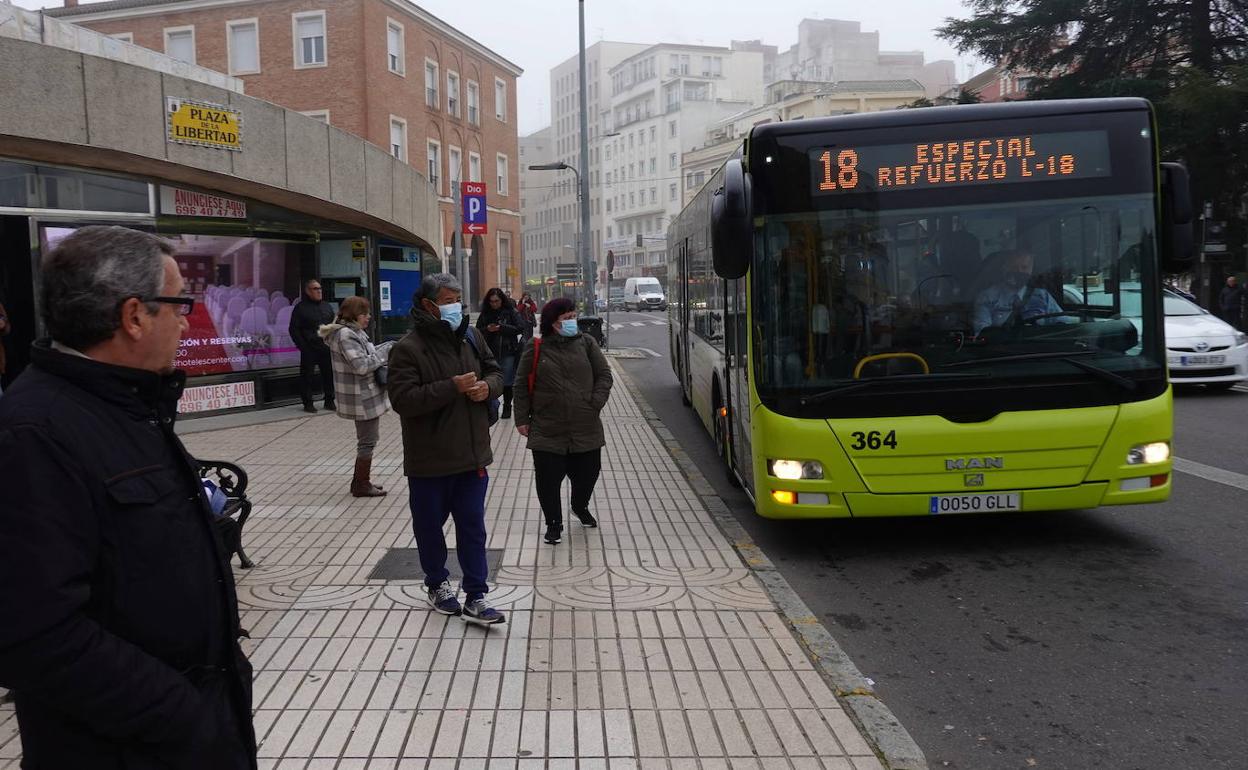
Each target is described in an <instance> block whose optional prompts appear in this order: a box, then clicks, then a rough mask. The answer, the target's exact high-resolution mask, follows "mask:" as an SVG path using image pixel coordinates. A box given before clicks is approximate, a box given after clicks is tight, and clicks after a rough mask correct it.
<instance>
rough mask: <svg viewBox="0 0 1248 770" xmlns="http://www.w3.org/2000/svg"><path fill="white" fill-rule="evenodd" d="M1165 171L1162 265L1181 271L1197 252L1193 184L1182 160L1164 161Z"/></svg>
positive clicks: (1169, 270) (1163, 180) (1176, 271)
mask: <svg viewBox="0 0 1248 770" xmlns="http://www.w3.org/2000/svg"><path fill="white" fill-rule="evenodd" d="M1161 174H1162V176H1161V220H1162V221H1161V233H1162V255H1161V269H1162V271H1163V272H1167V273H1181V272H1183V271H1184V270H1186V269H1187V268H1188V266H1189V265H1191V263H1192V259H1193V257H1194V256H1195V253H1196V238H1195V236H1194V235H1193V233H1192V192H1191V185H1190V183H1189V182H1188V178H1187V169H1186V168H1184V167H1183V166H1182V165H1181V164H1179V163H1162V164H1161Z"/></svg>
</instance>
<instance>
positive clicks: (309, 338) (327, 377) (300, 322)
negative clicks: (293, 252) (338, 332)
mask: <svg viewBox="0 0 1248 770" xmlns="http://www.w3.org/2000/svg"><path fill="white" fill-rule="evenodd" d="M323 293H324V292H323V290H322V289H321V282H320V281H318V280H316V279H315V278H313V279H312V280H310V281H308V282H306V283H305V284H304V285H303V299H302V300H300V301H299V302H298V303H296V304H295V309H294V310H292V311H291V312H290V338H291V339H292V340H294V341H295V347H297V348H299V388H300V395H301V396H302V397H303V411H305V412H315V411H316V406H315V405H314V404H313V403H312V376H313V374H312V370H313V369H315V368H317V367H320V370H321V392H322V393H323V394H324V395H325V411H327V412H332V411H334V408H335V405H334V370H333V366H332V362H331V359H330V355H329V346H328V345H326V344H325V340H323V339H321V337H320V335H319V334H317V331H318V330H319V329H320V328H321V325H322V324H327V323H333V321H334V309H333V308H331V307H330V306H329V303H328V302H325V301H324V300H322V299H321V297H322V295H323Z"/></svg>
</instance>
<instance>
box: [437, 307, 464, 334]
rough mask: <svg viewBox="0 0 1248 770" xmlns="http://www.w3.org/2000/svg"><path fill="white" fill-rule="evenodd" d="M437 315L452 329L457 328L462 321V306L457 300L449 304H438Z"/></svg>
mask: <svg viewBox="0 0 1248 770" xmlns="http://www.w3.org/2000/svg"><path fill="white" fill-rule="evenodd" d="M438 315H440V316H441V317H442V320H443V321H445V322H446V323H447V324H449V325H450V327H451V328H452V329H458V328H459V325H460V324H461V323H463V322H464V306H463V304H461V303H459V302H452V303H451V304H449V305H438Z"/></svg>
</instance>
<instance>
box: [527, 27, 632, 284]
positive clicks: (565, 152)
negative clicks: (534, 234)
mask: <svg viewBox="0 0 1248 770" xmlns="http://www.w3.org/2000/svg"><path fill="white" fill-rule="evenodd" d="M646 48H647V46H646V45H644V44H641V43H620V42H615V41H600V42H597V43H594V44H593V45H591V46H589V47H587V48H586V49H585V70H586V98H587V100H588V104H589V113H588V116H587V118H588V126H589V168H588V169H587V170H586V169H582V168H581V85H580V83H581V78H580V72H581V64H580V57H579V56H578V55H573V56H570V57H568V58H567V59H565V60H564V61H562V62H560V63H559V64H558V65H556V66H555V67H554V69H552V70H551V71H550V154H549V157H548V158H547V159H546V160H545V161H544V162H547V163H552V162H560V161H561V162H563V163H566V164H568V165H569V166H571V167H572V168H575V169H576V170H577V173H581V172H582V171H585V173H586V174H587V176H588V179H589V213H590V225H589V250H590V254H591V256H592V258H593V259H594V260H596V261H597V262H599V263H602V262H603V259H602V254H603V253H605V252H604V251H603V250H602V194H603V191H602V168H603V166H602V147H603V142H604V141H605V139H604V135H605V134H607V133H610V131H611V128H610V126H611V120H610V114H611V110H610V104H611V81H610V77H609V75H608V73H609V72H610V71H611V69H612V68H613V67H615V65H617V64H619V63H620V62H621V61H623V60H624V59H626V58H628V57H629V56H631V55H633V54H634V53H636V52H638V51H642V50H645V49H646ZM536 162H543V161H536ZM534 174H535V176H534V178H533V184H534V185H538V186H545V187H546V190H547V193H548V194H547V195H545V196H544V197H543V199H542V200H541V201H540V207H541V208H540V212H541V213H539V214H538V215H537V217H536V219H537V221H538V222H541V223H544V224H542V225H541V226H542V227H545V228H547V230H546V234H545V235H544V236H541V237H544V238H546V239H547V240H549V241H550V245H549V246H548V248H556V249H558V250H559V253H557V254H555V255H553V259H554V262H555V263H556V264H557V263H558V262H565V263H566V262H576V261H578V256H577V254H578V248H579V247H578V245H577V244H578V243H579V239H580V236H579V232H580V228H581V220H580V208H579V198H578V192H577V178H576V174H573V173H572V172H571V171H538V172H534ZM543 180H545V181H543ZM552 227H553V228H554V232H557V233H559V234H558V235H554V234H552V230H551V229H550V228H552ZM554 241H559V243H557V244H556V243H554ZM565 245H570V246H571V248H563V247H564V246H565ZM553 274H554V267H553V266H552V267H550V269H549V272H547V273H544V275H553Z"/></svg>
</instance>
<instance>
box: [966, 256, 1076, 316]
mask: <svg viewBox="0 0 1248 770" xmlns="http://www.w3.org/2000/svg"><path fill="white" fill-rule="evenodd" d="M1033 265H1034V260H1033V258H1032V256H1031V253H1030V252H1028V251H1024V250H1022V249H1014V250H1009V251H1006V252H1004V253H1003V254H1002V255H1001V277H1000V278H999V279H998V280H997V282H996V283H994V284H992V285H991V286H989V287H988V288H986V289H984V290H983V291H981V292H980V293H979V295H978V296H977V297H975V317H974V324H973V328H974V330H975V334H979V333H980V332H981V331H983V330H984V329H985V328H986V327H989V326H1000V325H1002V324H1004V323H1005V322H1006V320H1007V319H1009V317H1010V315H1011V314H1012V313H1014V314H1016V320H1019V321H1026V320H1029V319H1039V320H1037V323H1040V324H1051V323H1062V320H1061V319H1059V318H1056V317H1050V316H1056V315H1060V314H1061V313H1062V312H1063V310H1062V306H1061V305H1059V304H1057V300H1055V299H1053V295H1052V294H1050V293H1049V292H1048V291H1047V290H1046V289H1044V288H1042V287H1039V286H1030V285H1028V283H1029V281H1030V280H1031V271H1032V268H1033Z"/></svg>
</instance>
